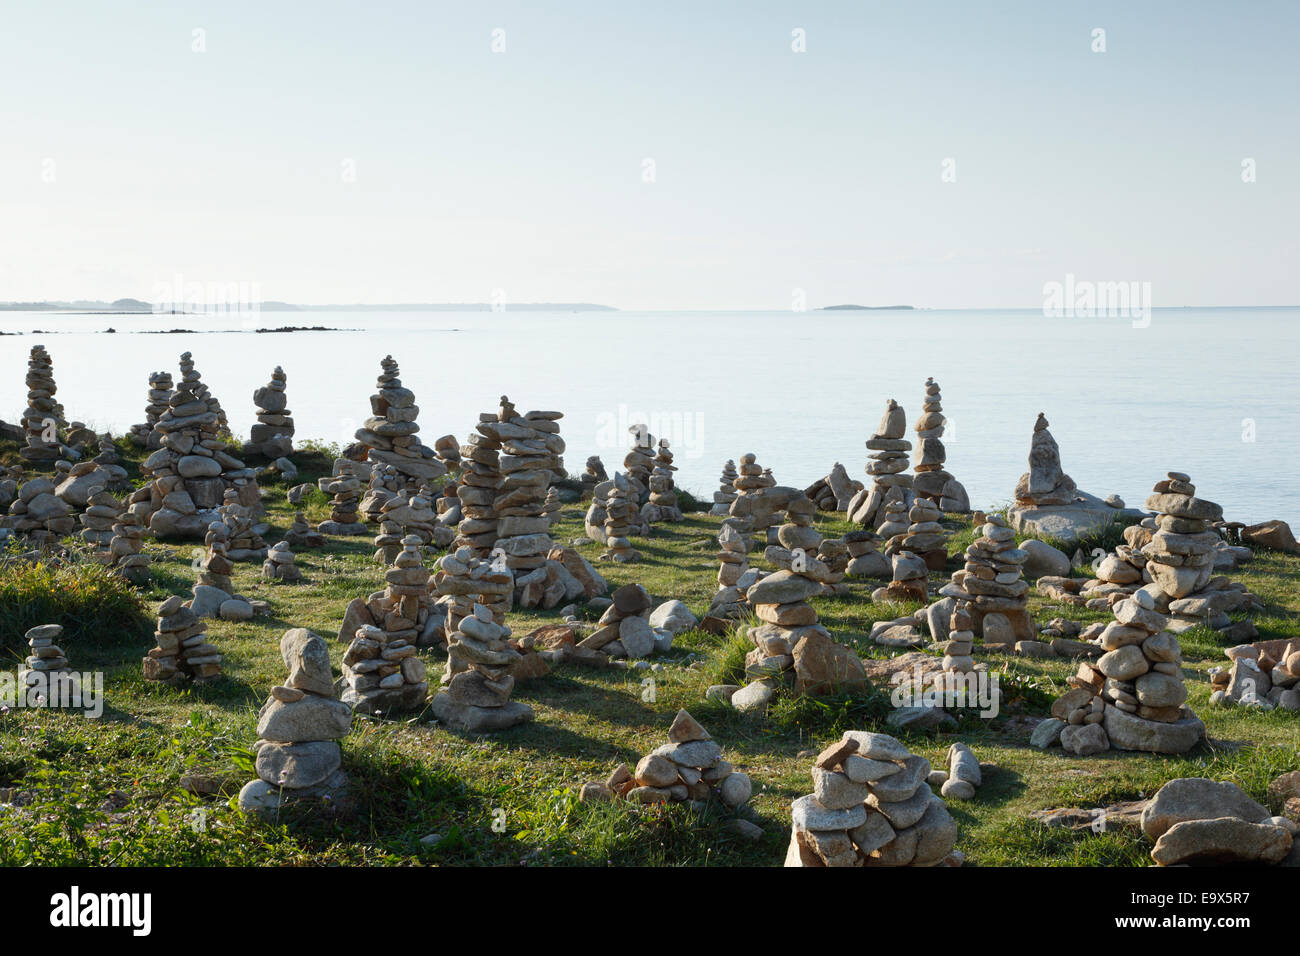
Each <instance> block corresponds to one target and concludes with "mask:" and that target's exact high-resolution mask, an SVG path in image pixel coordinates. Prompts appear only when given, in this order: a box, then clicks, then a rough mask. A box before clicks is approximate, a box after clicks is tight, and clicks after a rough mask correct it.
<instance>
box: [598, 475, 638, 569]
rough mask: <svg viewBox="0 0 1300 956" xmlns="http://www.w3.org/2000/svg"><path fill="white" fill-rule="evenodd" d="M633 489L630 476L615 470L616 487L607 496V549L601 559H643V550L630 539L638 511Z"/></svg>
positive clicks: (622, 561)
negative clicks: (633, 518)
mask: <svg viewBox="0 0 1300 956" xmlns="http://www.w3.org/2000/svg"><path fill="white" fill-rule="evenodd" d="M632 491H633V489H632V485H631V482H630V481H629V480H628V478H627V477H626V476H625V475H623V474H621V473H619V472H615V474H614V487H613V488H611V489H610V492H609V495H608V496H607V497H606V498H605V550H604V551H603V552H602V553H601V555H600V560H601V561H615V562H618V563H620V564H628V563H630V562H632V561H639V560H640V559H641V552H640V551H637V550H636V549H635V548H633V547H632V542H631V541H629V540H628V535H630V534H631V533H632V515H633V514H634V513H635V511H636V506H635V505H634V504H633V503H632V500H631V498H632Z"/></svg>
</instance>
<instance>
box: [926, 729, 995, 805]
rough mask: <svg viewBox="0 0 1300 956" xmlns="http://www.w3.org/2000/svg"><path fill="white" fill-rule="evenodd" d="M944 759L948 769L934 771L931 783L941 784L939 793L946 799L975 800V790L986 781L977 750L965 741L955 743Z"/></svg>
mask: <svg viewBox="0 0 1300 956" xmlns="http://www.w3.org/2000/svg"><path fill="white" fill-rule="evenodd" d="M944 759H945V763H947V765H948V769H947V770H935V771H933V772H932V773H931V774H930V783H932V784H934V783H937V784H939V795H940V796H941V797H943V798H944V799H946V800H973V799H974V798H975V791H976V790H978V789H979V788H980V786H981V785H982V784H983V783H984V774H983V773H982V772H981V770H980V762H979V758H978V757H976V756H975V752H974V751H973V750H971V749H970V748H969V747H967V746H966V745H965V744H963V743H955V744H953V745H952V746H951V747H949V748H948V755H947V757H945V758H944Z"/></svg>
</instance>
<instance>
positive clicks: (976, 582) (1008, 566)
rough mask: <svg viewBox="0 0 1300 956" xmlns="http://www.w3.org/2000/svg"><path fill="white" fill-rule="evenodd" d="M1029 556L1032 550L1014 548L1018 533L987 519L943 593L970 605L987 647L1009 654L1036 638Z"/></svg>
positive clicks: (999, 519)
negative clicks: (1031, 611)
mask: <svg viewBox="0 0 1300 956" xmlns="http://www.w3.org/2000/svg"><path fill="white" fill-rule="evenodd" d="M1028 558H1029V554H1028V552H1026V551H1024V550H1023V549H1021V548H1017V547H1016V533H1015V532H1014V531H1013V530H1012V529H1011V528H1009V527H1008V526H1007V522H1006V519H1005V518H1003V517H1002V516H1001V515H996V514H995V515H989V516H988V518H987V520H986V521H985V522H984V524H983V526H981V528H980V536H979V537H978V538H976V539H975V540H974V541H972V542H971V544H970V546H969V547H967V548H966V553H965V560H966V563H965V565H964V566H963V567H962V568H961V569H960V570H958V571H954V572H953V574H952V579H951V580H950V581H949V582H948V583H947V584H945V585H944V586H943V587H941V588H940V589H939V594H940V595H941V596H942V598H944V599H946V600H950V601H952V602H956V603H959V604H960V603H964V604H966V605H967V607H968V608H969V610H970V614H971V619H972V625H973V626H972V628H971V629H972V631H973V632H974V634H975V635H976V636H977V637H979V638H980V639H981V640H982V641H983V642H984V643H985V644H996V645H1003V647H1002V648H1001V649H1003V650H1010V649H1011V647H1012V646H1013V645H1015V644H1016V643H1018V642H1020V641H1032V640H1033V639H1034V622H1033V619H1032V618H1031V617H1030V616H1029V611H1028V610H1027V608H1028V605H1029V584H1028V582H1027V581H1025V580H1024V564H1025V561H1026V560H1028ZM941 603H942V602H941ZM946 606H947V605H945V607H946Z"/></svg>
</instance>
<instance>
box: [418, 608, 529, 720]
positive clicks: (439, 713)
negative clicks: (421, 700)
mask: <svg viewBox="0 0 1300 956" xmlns="http://www.w3.org/2000/svg"><path fill="white" fill-rule="evenodd" d="M509 637H510V628H509V627H507V626H506V625H504V624H498V623H496V621H495V620H494V619H493V616H492V612H491V611H490V610H489V609H488V608H486V607H484V606H483V605H482V604H475V605H474V613H473V614H471V615H469V616H467V617H464V618H462V619H461V620H460V622H459V623H458V624H457V626H456V629H455V630H453V631H450V632H448V634H447V669H446V670H445V671H444V672H443V675H442V685H443V689H442V690H440V691H439V692H438V693H437V694H435V695H434V696H433V700H432V702H431V705H430V706H431V709H432V710H433V714H434V716H435V717H437V718H438V720H440V721H441V722H442V723H443V724H445V725H447V726H448V727H453V728H455V729H458V730H463V731H467V732H470V733H475V732H479V731H485V730H504V729H505V728H507V727H514V726H516V725H517V724H523V723H527V722H528V721H531V720H532V719H533V709H532V708H531V707H529V706H528V705H527V704H523V703H520V702H519V701H514V700H511V699H510V692H511V691H512V690H514V686H515V678H514V677H513V676H512V674H511V673H510V667H511V665H512V664H516V663H518V662H519V661H521V660H522V659H523V655H522V654H521V653H520V652H519V651H518V650H516V649H515V647H514V646H513V645H512V644H511V643H510V642H509V640H508V638H509Z"/></svg>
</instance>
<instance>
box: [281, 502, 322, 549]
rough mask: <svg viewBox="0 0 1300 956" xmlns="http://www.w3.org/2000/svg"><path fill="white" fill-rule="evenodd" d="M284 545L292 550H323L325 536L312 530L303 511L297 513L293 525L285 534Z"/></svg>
mask: <svg viewBox="0 0 1300 956" xmlns="http://www.w3.org/2000/svg"><path fill="white" fill-rule="evenodd" d="M284 543H285V544H287V545H288V546H289V547H291V548H323V547H325V536H324V535H323V534H321V533H320V532H319V531H313V530H312V528H311V525H309V524H308V523H307V516H306V515H304V514H303V513H302V512H301V511H295V512H294V515H293V524H291V525H290V526H289V530H288V531H286V532H285V533H284Z"/></svg>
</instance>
